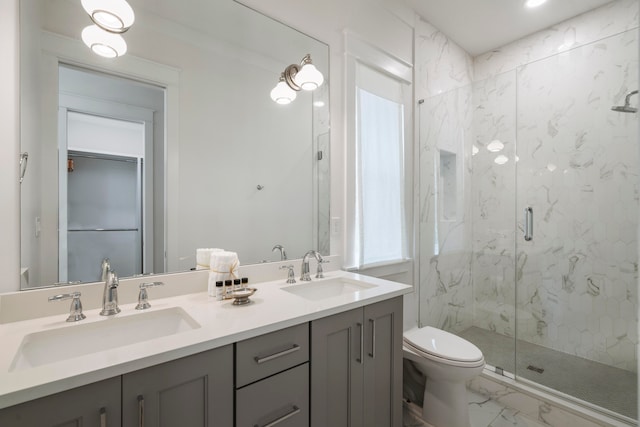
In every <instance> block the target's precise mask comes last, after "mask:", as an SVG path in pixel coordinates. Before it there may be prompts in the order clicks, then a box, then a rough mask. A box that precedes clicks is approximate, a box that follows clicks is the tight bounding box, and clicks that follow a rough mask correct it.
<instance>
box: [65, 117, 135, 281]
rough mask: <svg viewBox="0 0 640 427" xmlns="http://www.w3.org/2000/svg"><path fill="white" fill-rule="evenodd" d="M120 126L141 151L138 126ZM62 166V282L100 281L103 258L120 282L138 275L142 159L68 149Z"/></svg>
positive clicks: (70, 133) (126, 124) (70, 125)
mask: <svg viewBox="0 0 640 427" xmlns="http://www.w3.org/2000/svg"><path fill="white" fill-rule="evenodd" d="M95 119H101V118H95ZM106 120H109V119H106ZM122 124H123V125H125V126H126V127H128V128H130V132H128V133H129V135H128V136H129V137H130V138H131V140H130V141H127V142H131V143H132V145H133V144H135V143H136V141H135V139H138V141H137V145H139V146H142V143H143V142H144V127H143V125H142V124H141V123H128V122H122ZM68 125H69V132H68V133H69V135H73V134H74V133H75V132H74V131H73V129H71V127H72V126H73V121H71V120H69V121H68ZM104 135H105V136H106V137H109V133H108V132H105V134H104ZM120 138H122V139H124V138H123V136H122V135H120ZM67 165H68V166H67V224H68V228H67V239H66V241H67V250H66V253H67V263H66V264H67V265H66V274H67V277H70V278H72V279H73V280H80V281H83V282H89V281H97V280H100V273H101V271H100V269H99V268H98V267H99V266H100V265H101V263H102V260H103V259H105V258H108V259H109V260H110V262H111V264H112V265H113V267H114V269H115V266H118V270H117V271H118V274H120V275H122V276H123V277H125V276H133V275H134V274H141V273H142V250H143V248H142V187H141V184H142V180H141V175H142V170H143V169H142V168H143V158H142V157H139V156H136V157H127V156H114V155H109V154H104V153H91V152H82V151H71V150H70V151H69V153H68V161H67ZM64 267H65V266H63V265H61V266H60V273H61V276H62V275H63V274H64V273H63V271H64Z"/></svg>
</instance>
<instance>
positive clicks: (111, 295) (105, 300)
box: [100, 270, 120, 316]
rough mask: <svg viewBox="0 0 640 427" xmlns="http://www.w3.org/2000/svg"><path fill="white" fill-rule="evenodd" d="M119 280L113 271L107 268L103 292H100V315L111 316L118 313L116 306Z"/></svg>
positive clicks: (118, 309)
mask: <svg viewBox="0 0 640 427" xmlns="http://www.w3.org/2000/svg"><path fill="white" fill-rule="evenodd" d="M119 284H120V281H119V280H118V276H117V275H116V273H115V272H114V271H111V270H109V272H108V273H107V279H106V280H105V282H104V293H103V294H102V311H101V312H100V316H113V315H114V314H118V313H120V308H119V307H118V285H119Z"/></svg>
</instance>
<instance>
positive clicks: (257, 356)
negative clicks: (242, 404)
mask: <svg viewBox="0 0 640 427" xmlns="http://www.w3.org/2000/svg"><path fill="white" fill-rule="evenodd" d="M308 360H309V324H308V323H303V324H301V325H297V326H292V327H291V328H287V329H283V330H281V331H276V332H272V333H270V334H266V335H261V336H259V337H255V338H250V339H248V340H245V341H241V342H239V343H237V344H236V387H237V388H240V387H242V386H245V385H247V384H250V383H252V382H255V381H258V380H261V379H262V378H266V377H268V376H269V375H273V374H277V373H278V372H281V371H284V370H285V369H289V368H291V367H293V366H296V365H299V364H301V363H304V362H306V361H308Z"/></svg>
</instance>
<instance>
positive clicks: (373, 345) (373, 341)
mask: <svg viewBox="0 0 640 427" xmlns="http://www.w3.org/2000/svg"><path fill="white" fill-rule="evenodd" d="M369 324H370V325H371V352H370V353H369V357H371V358H373V359H375V358H376V321H375V319H369Z"/></svg>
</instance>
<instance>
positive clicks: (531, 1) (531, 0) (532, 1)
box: [525, 0, 547, 8]
mask: <svg viewBox="0 0 640 427" xmlns="http://www.w3.org/2000/svg"><path fill="white" fill-rule="evenodd" d="M546 2H547V0H527V2H526V3H525V6H527V7H528V8H534V7H538V6H540V5H542V4H544V3H546Z"/></svg>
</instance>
